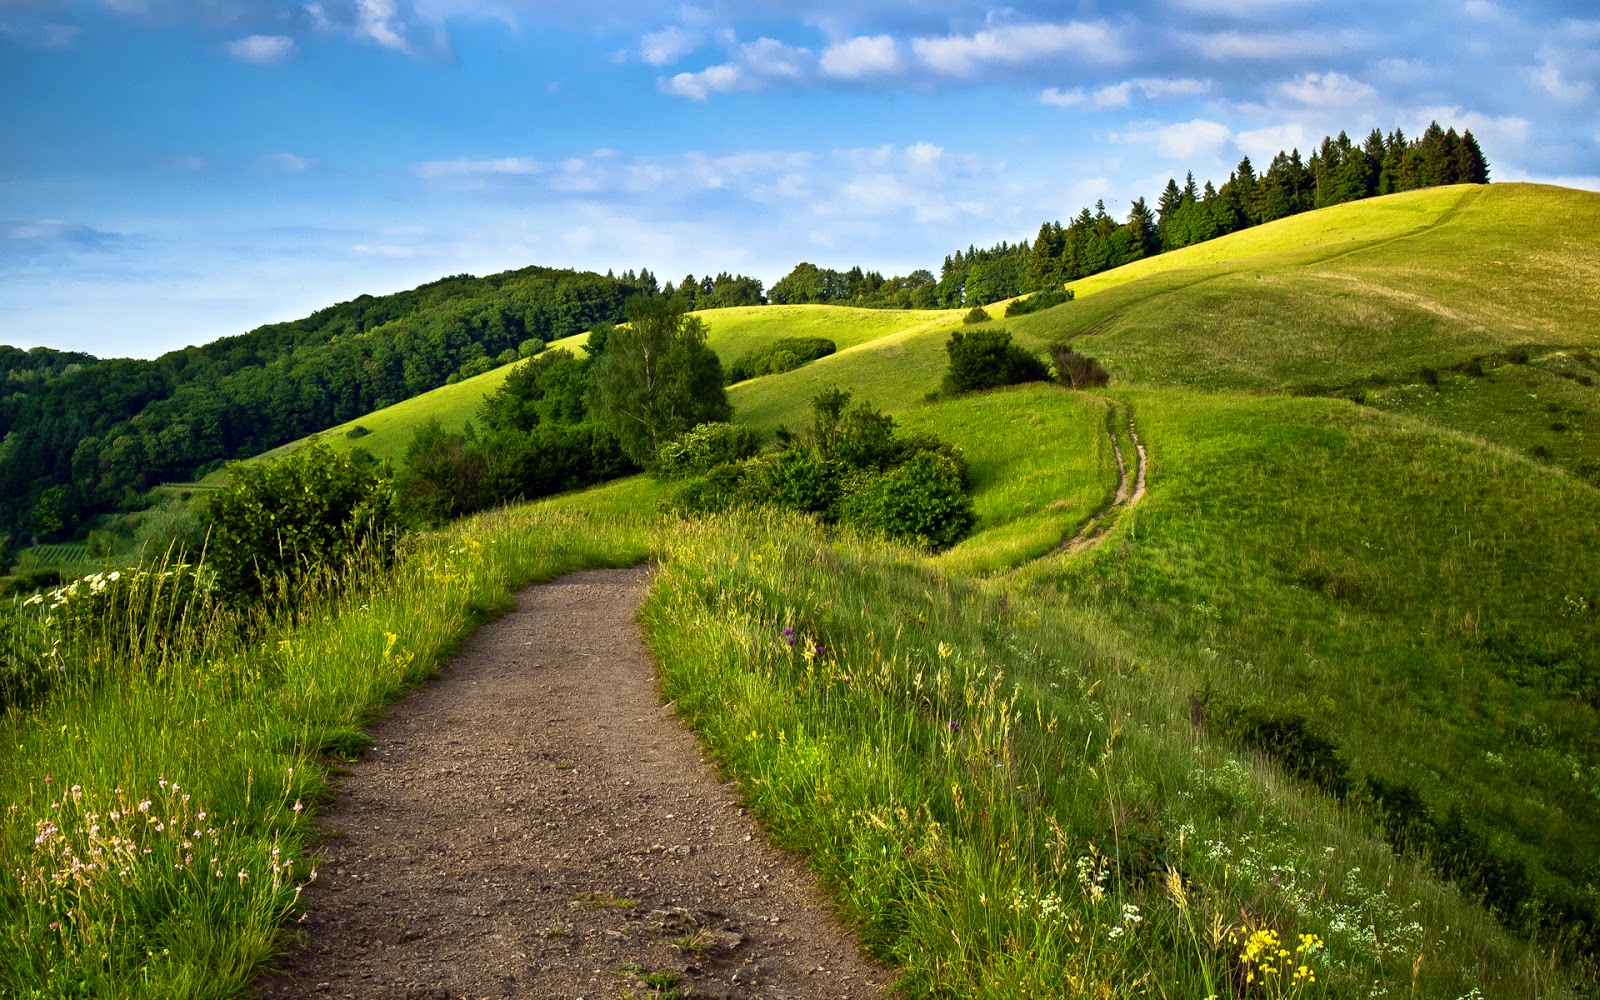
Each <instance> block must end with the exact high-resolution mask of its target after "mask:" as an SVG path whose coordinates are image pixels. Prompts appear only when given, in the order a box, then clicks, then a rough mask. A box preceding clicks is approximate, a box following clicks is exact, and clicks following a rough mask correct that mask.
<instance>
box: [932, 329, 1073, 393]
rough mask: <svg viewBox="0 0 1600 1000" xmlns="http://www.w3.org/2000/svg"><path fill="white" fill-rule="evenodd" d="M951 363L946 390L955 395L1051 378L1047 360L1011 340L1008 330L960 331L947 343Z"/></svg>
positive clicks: (945, 384) (945, 379)
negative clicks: (1035, 355) (1041, 359)
mask: <svg viewBox="0 0 1600 1000" xmlns="http://www.w3.org/2000/svg"><path fill="white" fill-rule="evenodd" d="M945 352H946V353H947V354H948V355H949V356H950V366H949V368H948V369H946V371H945V376H944V384H943V385H944V391H945V392H946V393H949V394H950V395H952V396H954V395H957V394H959V393H963V392H976V391H977V390H980V389H994V388H998V387H999V386H1002V385H1017V384H1019V383H1022V382H1040V381H1043V380H1044V379H1046V378H1048V377H1049V373H1048V371H1047V370H1046V369H1045V366H1044V363H1043V362H1041V361H1040V360H1039V359H1038V358H1036V357H1034V356H1033V355H1032V354H1031V353H1029V352H1028V351H1026V350H1024V349H1023V348H1022V347H1021V346H1020V345H1018V344H1015V343H1012V340H1011V334H1010V333H1009V332H1007V331H1005V330H973V331H971V332H970V333H964V332H962V331H960V330H957V331H956V332H955V333H952V334H951V335H950V339H949V341H947V342H946V343H945Z"/></svg>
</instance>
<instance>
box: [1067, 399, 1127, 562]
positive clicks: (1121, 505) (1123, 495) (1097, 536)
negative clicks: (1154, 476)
mask: <svg viewBox="0 0 1600 1000" xmlns="http://www.w3.org/2000/svg"><path fill="white" fill-rule="evenodd" d="M1107 436H1108V437H1110V438H1111V452H1112V454H1114V455H1116V457H1117V495H1116V496H1115V497H1113V498H1112V500H1111V502H1110V503H1109V504H1107V505H1106V506H1105V507H1103V508H1102V509H1101V510H1100V511H1099V512H1097V513H1096V514H1095V515H1094V516H1093V517H1091V518H1089V520H1088V521H1087V522H1085V524H1084V526H1083V527H1081V528H1079V529H1078V532H1077V534H1075V535H1073V536H1072V537H1071V538H1069V539H1067V540H1066V541H1064V542H1062V543H1061V547H1060V548H1059V549H1058V551H1059V552H1061V553H1062V554H1063V555H1069V556H1070V555H1076V554H1077V553H1079V552H1082V551H1083V550H1084V549H1088V548H1092V547H1094V546H1096V545H1099V544H1100V543H1101V542H1102V541H1103V540H1104V539H1105V537H1106V533H1107V532H1108V531H1110V530H1111V526H1112V525H1113V524H1115V523H1116V521H1117V518H1118V517H1119V516H1121V512H1122V511H1124V510H1126V509H1127V508H1129V507H1132V506H1133V505H1134V504H1136V503H1138V502H1139V501H1140V500H1143V499H1144V488H1145V469H1146V466H1147V465H1148V464H1149V463H1148V456H1147V455H1146V453H1145V450H1144V443H1143V442H1141V441H1140V440H1139V429H1138V428H1137V427H1135V426H1134V423H1133V411H1132V410H1131V409H1130V410H1129V411H1128V437H1129V439H1130V440H1132V441H1133V447H1134V451H1135V452H1136V454H1137V457H1138V459H1139V461H1138V464H1137V466H1136V467H1135V469H1134V472H1133V475H1132V476H1131V477H1130V476H1129V474H1128V463H1127V462H1126V461H1124V459H1123V457H1122V446H1121V445H1120V444H1118V443H1117V436H1116V435H1115V434H1112V433H1110V432H1109V431H1108V432H1107Z"/></svg>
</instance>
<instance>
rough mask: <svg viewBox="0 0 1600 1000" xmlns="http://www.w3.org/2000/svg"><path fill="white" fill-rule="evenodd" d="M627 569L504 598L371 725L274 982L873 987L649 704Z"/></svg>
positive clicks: (422, 990)
mask: <svg viewBox="0 0 1600 1000" xmlns="http://www.w3.org/2000/svg"><path fill="white" fill-rule="evenodd" d="M648 584H649V576H648V572H647V571H646V570H644V569H633V570H602V571H595V572H587V573H578V574H574V575H572V576H568V577H564V578H563V579H560V580H557V581H555V582H554V583H550V584H546V585H544V586H540V587H534V588H532V589H530V590H527V591H525V592H524V593H522V594H521V595H520V596H519V599H518V608H517V610H516V611H515V612H514V613H512V614H510V615H508V616H506V617H505V618H503V619H501V620H499V621H497V622H494V623H492V624H490V625H488V626H485V627H484V628H483V629H481V630H480V631H479V632H478V633H477V635H475V636H474V637H473V638H472V639H471V640H470V641H469V642H468V643H467V645H466V646H465V647H464V648H463V650H462V651H461V653H460V654H458V655H457V656H456V658H455V659H454V660H452V661H451V662H450V664H449V665H448V666H447V667H446V668H445V670H444V672H443V676H442V677H440V678H439V679H438V680H437V681H435V682H433V683H432V684H430V685H429V686H428V687H426V688H424V689H423V690H421V691H419V692H418V693H417V694H415V695H413V696H412V697H411V698H410V699H408V700H407V701H405V702H403V703H401V704H400V705H399V706H398V707H397V708H396V709H395V711H394V712H393V713H392V714H391V715H389V716H388V717H387V718H386V719H384V720H383V721H381V722H379V723H378V724H377V725H376V726H375V727H374V728H373V730H372V736H373V737H374V738H375V739H376V741H377V742H376V745H375V746H374V747H373V749H372V750H371V752H370V753H369V754H368V755H367V757H366V758H365V759H363V760H361V761H359V762H357V763H355V764H353V765H351V767H350V773H349V774H348V775H347V776H346V777H345V778H344V779H343V780H342V782H341V783H340V790H339V795H338V797H337V798H336V799H335V800H334V801H333V802H332V803H330V804H329V805H328V807H327V808H326V809H325V810H324V811H323V813H322V815H321V817H320V820H319V823H320V826H321V829H322V832H323V835H324V837H325V841H324V845H323V847H324V850H323V860H322V861H321V863H320V865H319V870H318V877H317V880H316V881H315V882H314V883H313V884H312V885H311V886H310V887H309V888H308V889H307V890H306V893H305V895H306V903H307V912H306V916H305V919H304V922H303V929H304V933H303V935H302V940H301V942H300V943H299V945H298V946H296V947H295V948H294V949H292V950H291V952H290V954H289V955H287V956H286V957H285V958H284V959H283V961H282V963H281V968H282V970H283V971H282V973H281V974H275V975H269V976H267V977H264V978H263V979H262V981H261V982H260V983H259V984H258V986H257V994H256V995H257V996H258V997H261V998H279V997H297V998H298V997H317V996H330V997H384V998H391V997H393V998H402V997H442V998H462V997H471V998H480V997H495V998H499V997H567V998H572V997H582V998H587V1000H596V998H602V997H605V998H610V997H628V996H638V997H653V996H671V995H672V994H671V993H670V990H671V989H673V988H677V989H680V990H681V991H682V994H683V995H689V996H694V997H724V998H732V997H739V998H756V997H766V998H773V1000H778V998H812V997H815V998H829V1000H833V998H866V997H883V996H885V994H886V990H887V988H888V987H887V984H889V983H890V982H892V980H893V974H892V973H890V972H889V971H888V970H886V969H884V968H882V967H881V966H877V965H875V964H873V963H871V962H869V961H867V960H865V959H864V958H863V957H862V956H861V954H860V951H859V946H858V943H857V941H856V939H855V937H854V935H852V934H851V933H850V932H849V931H847V930H845V929H844V928H843V927H842V926H841V925H840V924H839V922H838V920H837V919H836V918H835V917H834V915H833V913H832V912H831V911H830V910H829V908H828V907H827V905H826V903H825V902H824V901H823V900H822V898H821V896H820V895H819V894H818V893H817V891H816V889H815V886H814V884H813V879H812V878H811V876H810V875H809V874H808V872H807V871H806V869H805V867H804V866H803V865H802V864H801V863H799V862H798V861H797V860H796V859H795V858H793V857H791V856H789V855H786V854H784V853H782V852H780V851H777V850H776V849H774V848H773V847H772V846H771V845H770V844H768V843H767V841H766V839H765V837H764V835H763V833H762V831H761V830H760V828H759V827H757V826H756V824H755V822H754V821H753V820H751V819H750V817H748V816H747V815H746V814H745V811H744V810H743V809H741V808H740V806H739V802H738V797H737V795H736V792H735V789H734V787H733V786H732V785H730V784H727V783H724V782H723V781H722V780H721V779H720V778H719V776H718V774H717V772H716V770H715V769H714V768H713V767H712V766H711V765H710V764H709V763H707V761H706V760H705V759H704V757H703V756H702V754H701V752H700V747H699V745H698V743H697V742H696V740H695V737H694V736H693V735H692V734H691V733H689V732H688V731H687V730H686V729H685V728H684V727H683V725H682V724H681V723H680V722H679V720H678V719H677V717H676V716H675V715H674V713H673V710H672V706H670V705H666V706H663V705H662V703H661V697H660V693H659V689H658V686H657V679H656V672H655V667H654V664H653V663H652V661H651V659H650V657H649V655H648V654H647V653H646V652H645V649H644V647H643V645H642V643H641V641H640V636H639V630H638V626H637V624H636V623H635V621H634V613H635V611H636V610H637V609H638V607H639V604H640V602H641V601H642V600H643V598H644V595H645V592H646V590H647V588H648Z"/></svg>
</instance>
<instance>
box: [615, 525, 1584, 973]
mask: <svg viewBox="0 0 1600 1000" xmlns="http://www.w3.org/2000/svg"><path fill="white" fill-rule="evenodd" d="M663 537H664V543H663V545H664V550H663V564H662V566H661V569H660V571H659V573H658V576H657V583H656V588H655V591H654V592H653V594H652V596H651V597H650V599H649V600H648V601H647V604H646V607H645V610H644V612H643V620H644V622H645V625H646V630H647V634H648V635H649V637H650V641H651V645H652V647H653V649H654V650H655V653H656V655H657V657H658V659H659V661H660V662H661V664H662V668H663V672H664V675H665V679H666V681H665V682H666V693H667V695H668V696H669V697H671V698H672V699H674V701H675V703H676V705H677V706H678V709H679V711H680V712H682V713H684V714H685V716H686V717H687V718H688V720H689V721H690V723H691V724H692V725H693V726H694V727H695V728H696V729H697V730H698V731H699V732H700V734H701V737H702V739H703V740H704V741H705V743H706V744H707V745H708V746H709V748H710V749H711V751H712V753H714V754H715V755H716V757H717V758H718V759H719V760H720V761H721V762H722V763H723V765H724V766H725V767H726V768H727V769H728V770H729V771H730V772H731V773H732V774H733V775H734V776H735V777H737V778H738V779H739V780H740V782H741V785H742V787H743V789H744V791H745V794H746V797H747V800H748V802H749V804H750V806H751V808H752V809H753V810H754V811H755V813H756V814H757V815H758V816H759V817H760V818H761V819H762V821H763V822H764V823H765V824H766V825H767V826H768V828H769V829H770V830H771V831H772V832H773V834H774V837H775V838H776V839H777V841H778V842H779V843H780V844H782V845H784V846H787V847H790V848H792V849H795V850H799V851H802V852H804V853H806V854H807V855H808V857H809V858H810V859H811V863H812V865H813V867H814V868H815V869H816V870H817V871H818V872H819V874H820V875H821V876H822V877H823V879H824V880H825V881H826V882H827V883H828V884H829V885H830V886H831V888H832V891H833V892H834V893H835V895H836V897H837V898H838V899H840V900H841V903H842V905H843V906H844V908H845V910H846V912H847V913H848V915H849V916H850V917H851V918H852V919H854V920H857V921H859V922H860V924H861V926H862V934H863V938H864V940H865V941H866V942H867V943H868V946H869V947H870V948H871V949H872V950H873V951H874V952H875V953H877V954H879V955H880V956H883V957H885V958H887V959H889V960H891V961H893V962H895V963H896V964H897V965H898V966H899V967H900V968H901V970H902V972H903V975H904V981H905V983H906V984H907V985H908V987H909V989H910V992H911V994H912V995H913V996H962V997H997V998H998V997H1025V996H1041V997H1042V996H1061V995H1071V996H1100V997H1125V996H1134V995H1148V996H1167V997H1207V996H1256V995H1267V996H1374V995H1390V996H1396V995H1401V994H1406V995H1416V996H1446V997H1459V996H1464V995H1468V994H1470V992H1471V990H1473V989H1474V988H1478V989H1481V990H1484V991H1488V995H1504V996H1540V995H1544V996H1553V995H1565V994H1564V990H1563V988H1561V987H1559V986H1554V987H1553V986H1551V985H1550V984H1549V983H1548V981H1547V977H1548V975H1549V974H1550V972H1551V969H1550V965H1549V962H1548V960H1547V959H1546V958H1544V957H1543V956H1541V955H1540V954H1539V953H1538V952H1537V951H1536V950H1534V949H1531V948H1529V947H1527V946H1526V945H1524V944H1522V943H1521V942H1518V941H1517V940H1515V939H1513V938H1511V937H1510V936H1509V935H1507V934H1506V933H1505V932H1503V931H1502V930H1501V929H1500V928H1499V927H1498V926H1496V925H1495V923H1494V922H1493V921H1492V920H1491V919H1489V918H1488V917H1487V915H1486V914H1484V913H1483V912H1482V911H1481V910H1479V909H1477V908H1476V907H1474V906H1473V905H1472V903H1471V902H1470V901H1469V900H1466V899H1464V898H1463V897H1462V896H1461V895H1460V894H1458V893H1455V892H1453V891H1451V890H1450V889H1448V888H1441V887H1439V886H1438V885H1436V884H1435V883H1432V882H1431V881H1430V880H1429V879H1428V878H1427V877H1426V876H1425V875H1424V874H1422V873H1421V872H1420V871H1419V870H1418V869H1417V867H1416V866H1415V865H1414V864H1412V863H1410V862H1405V861H1397V860H1396V859H1395V858H1394V857H1393V855H1392V854H1390V852H1389V851H1388V850H1387V848H1385V847H1384V846H1383V845H1381V844H1374V843H1373V841H1372V840H1371V839H1370V837H1369V836H1368V833H1367V831H1366V830H1365V829H1364V826H1365V824H1364V822H1363V820H1362V819H1361V818H1360V817H1359V816H1354V815H1350V814H1347V813H1345V812H1343V811H1342V810H1341V809H1340V808H1339V807H1337V806H1336V805H1335V804H1333V803H1332V802H1331V801H1330V800H1328V799H1326V798H1323V797H1321V796H1318V795H1315V794H1306V793H1304V792H1302V791H1301V790H1299V789H1297V788H1295V787H1294V786H1293V783H1292V782H1285V781H1283V780H1282V779H1280V778H1279V777H1277V775H1276V774H1275V772H1274V771H1273V770H1272V769H1271V768H1270V767H1266V766H1263V765H1260V764H1258V763H1255V762H1252V761H1250V760H1248V759H1245V760H1241V759H1238V758H1235V757H1234V756H1233V755H1232V754H1230V753H1229V752H1228V751H1227V750H1226V748H1223V747H1219V746H1216V745H1211V744H1209V743H1207V742H1206V741H1205V740H1204V739H1203V738H1202V737H1200V736H1199V734H1197V733H1196V731H1195V730H1194V729H1193V727H1192V726H1191V724H1190V722H1189V719H1188V716H1187V713H1186V712H1185V711H1184V710H1183V707H1182V694H1181V688H1179V687H1175V686H1174V685H1173V684H1172V683H1171V682H1172V680H1173V679H1174V677H1175V676H1178V677H1181V676H1182V675H1183V672H1184V670H1185V669H1186V667H1187V664H1186V663H1185V662H1184V660H1182V659H1180V660H1176V661H1169V660H1152V659H1151V658H1150V657H1149V655H1148V654H1147V652H1146V651H1145V650H1144V649H1142V648H1140V645H1139V643H1138V641H1137V636H1136V635H1135V634H1132V633H1129V632H1127V631H1126V630H1124V629H1123V628H1122V627H1121V626H1120V625H1119V624H1118V623H1116V622H1115V621H1114V620H1113V619H1112V618H1110V617H1108V616H1105V615H1103V614H1100V613H1098V612H1094V611H1091V610H1088V609H1082V610H1080V609H1077V608H1074V607H1072V606H1070V605H1066V604H1062V603H1058V602H1057V601H1056V600H1054V599H1052V598H1050V597H1048V596H1042V595H1037V594H1034V593H1030V592H1028V591H1026V590H1024V589H1021V588H1015V589H1013V588H1009V587H1008V588H1004V589H1001V588H998V587H991V588H983V589H978V588H973V587H971V586H968V585H965V584H963V583H961V582H959V581H958V580H955V579H952V578H951V577H949V576H946V575H944V574H942V573H940V572H938V571H937V570H935V569H934V568H932V567H931V566H929V565H928V564H927V563H925V562H924V561H923V560H921V559H920V558H918V557H916V556H915V555H914V554H911V553H908V552H905V551H904V550H896V549H894V548H892V547H890V546H885V545H879V544H876V543H871V542H867V541H864V540H862V539H860V538H857V537H854V536H852V535H850V534H849V533H838V534H835V535H834V536H832V537H831V538H826V539H825V538H824V537H823V536H822V535H821V534H820V533H819V532H818V531H817V530H816V529H815V528H814V527H813V526H811V525H810V524H808V523H806V522H801V521H795V520H785V519H782V518H778V517H773V516H754V517H745V518H735V519H732V520H729V521H721V522H698V523H691V524H684V525H679V526H676V527H673V528H672V529H671V530H669V531H667V532H665V533H664V536H663ZM1169 652H1171V651H1170V650H1169ZM1302 935H1307V937H1302ZM1268 940H1275V941H1277V942H1278V945H1277V947H1276V948H1275V949H1274V951H1273V956H1274V959H1275V961H1274V962H1273V963H1272V966H1273V969H1274V970H1275V971H1272V972H1268V971H1266V963H1263V962H1262V961H1261V958H1262V949H1263V947H1264V944H1265V942H1266V941H1268ZM1252 942H1254V944H1253V945H1252ZM1302 946H1303V947H1302ZM1279 949H1286V950H1287V951H1288V952H1289V956H1288V958H1289V959H1291V961H1290V962H1288V963H1287V964H1285V962H1284V961H1282V960H1281V959H1282V956H1279V955H1277V950H1279ZM1302 968H1303V971H1302ZM1252 972H1253V973H1255V977H1254V978H1255V982H1254V984H1248V985H1247V983H1246V979H1247V978H1248V977H1249V976H1250V973H1252Z"/></svg>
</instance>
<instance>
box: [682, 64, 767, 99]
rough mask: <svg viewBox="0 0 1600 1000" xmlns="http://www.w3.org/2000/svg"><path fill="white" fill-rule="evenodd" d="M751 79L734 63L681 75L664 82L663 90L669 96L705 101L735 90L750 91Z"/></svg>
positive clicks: (708, 67)
mask: <svg viewBox="0 0 1600 1000" xmlns="http://www.w3.org/2000/svg"><path fill="white" fill-rule="evenodd" d="M749 82H750V81H749V78H748V77H746V76H745V75H744V74H743V73H741V72H740V70H739V67H738V66H735V65H733V64H732V63H719V64H718V65H716V66H707V67H706V68H705V69H703V70H700V71H699V72H697V73H679V74H678V75H677V76H674V77H672V78H671V79H670V80H664V81H662V84H661V89H662V90H664V91H666V92H667V93H669V94H676V95H678V96H679V97H687V98H689V100H691V101H703V100H705V99H706V98H708V97H710V96H711V95H712V94H727V93H732V92H733V91H735V90H745V89H748V85H749Z"/></svg>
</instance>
